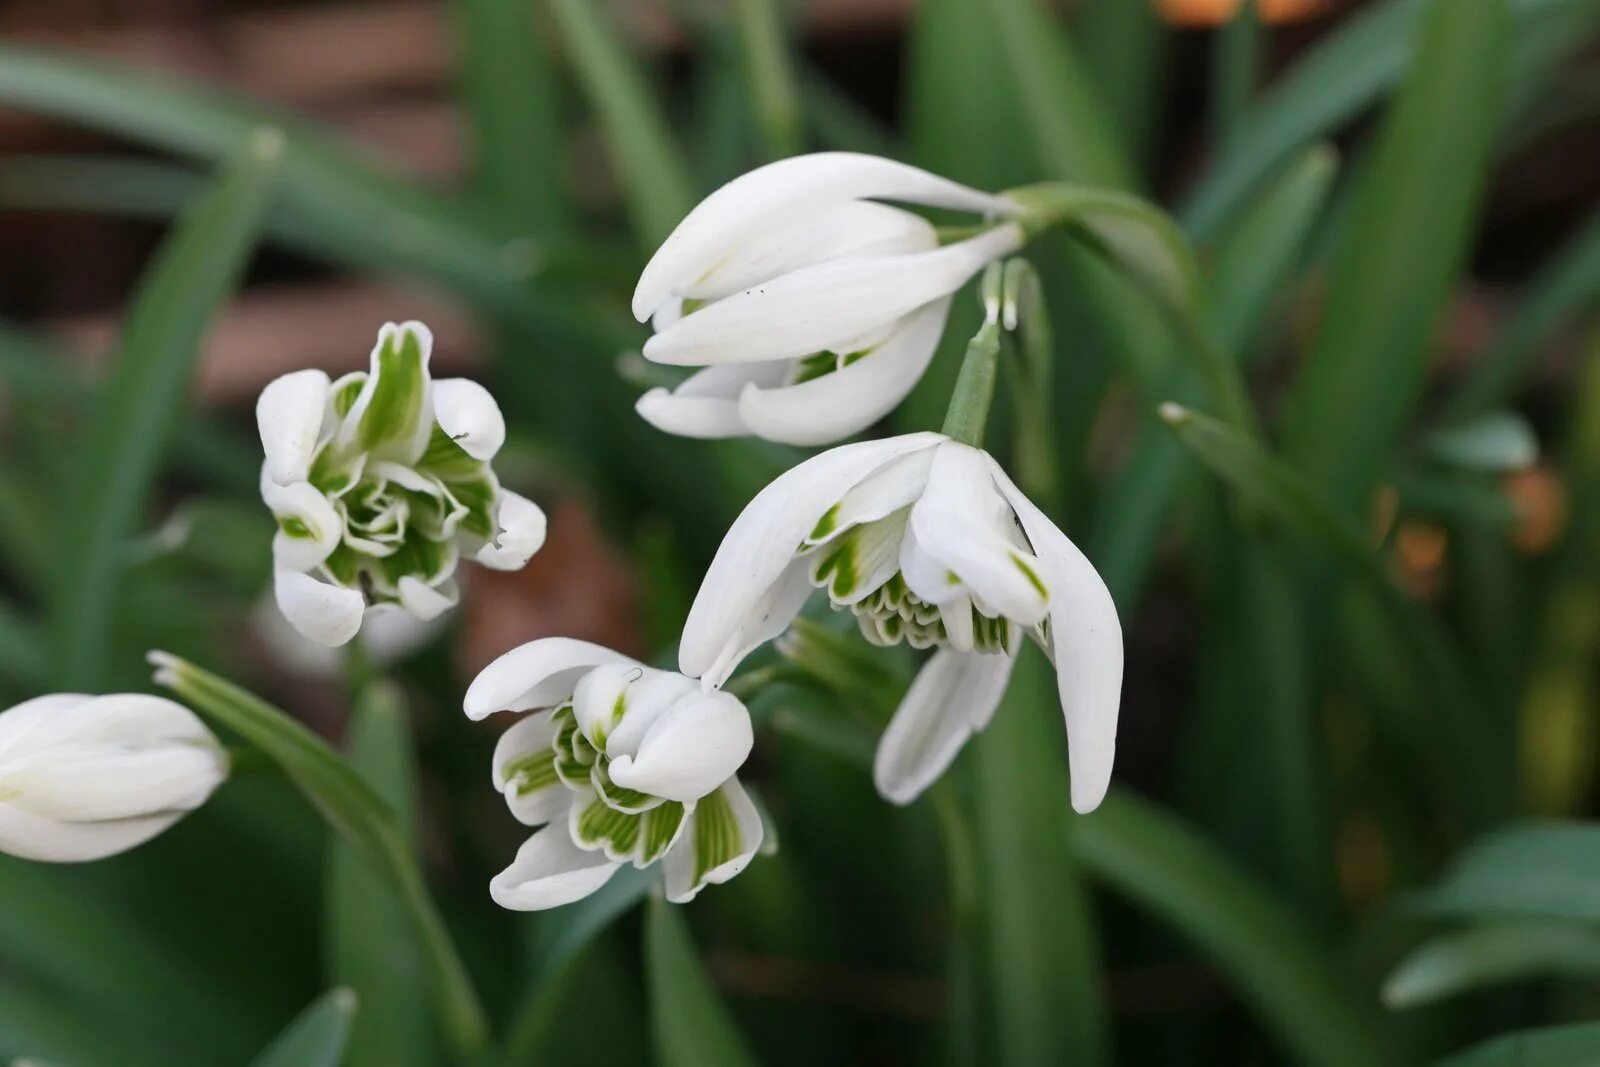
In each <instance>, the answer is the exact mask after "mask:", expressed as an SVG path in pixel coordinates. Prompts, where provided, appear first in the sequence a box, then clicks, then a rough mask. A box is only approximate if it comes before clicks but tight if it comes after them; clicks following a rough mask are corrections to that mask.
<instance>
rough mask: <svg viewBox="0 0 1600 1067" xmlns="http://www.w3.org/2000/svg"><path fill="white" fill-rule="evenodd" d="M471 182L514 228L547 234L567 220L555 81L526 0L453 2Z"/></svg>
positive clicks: (561, 132) (458, 0)
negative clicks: (469, 144)
mask: <svg viewBox="0 0 1600 1067" xmlns="http://www.w3.org/2000/svg"><path fill="white" fill-rule="evenodd" d="M452 6H453V7H454V9H455V23H456V29H457V33H458V35H459V37H460V39H461V59H460V63H459V66H458V69H459V71H460V78H461V95H462V98H463V101H464V103H465V105H466V114H467V119H468V121H469V122H470V123H471V128H472V154H473V160H472V163H473V168H472V169H473V183H474V185H475V186H476V187H477V189H478V190H479V191H480V192H481V193H482V194H483V197H484V199H485V200H486V201H488V202H489V203H490V204H492V205H494V207H495V208H496V209H497V210H498V212H499V213H500V214H501V215H503V216H504V217H505V218H506V220H507V221H508V222H509V223H510V224H511V225H512V226H514V227H516V228H518V229H521V230H525V231H527V232H531V233H534V234H539V235H543V236H548V235H550V234H553V233H558V232H560V231H561V230H562V229H563V228H564V227H565V226H566V225H567V224H568V222H569V214H570V209H569V207H568V198H567V190H566V188H565V187H564V183H563V180H562V177H563V174H564V173H565V169H566V168H565V160H564V158H563V153H562V140H563V139H562V134H563V130H562V121H561V108H560V105H561V99H560V95H559V92H558V90H559V88H560V85H559V82H558V79H557V78H556V71H555V65H554V63H553V62H552V59H551V56H550V50H549V47H548V45H547V43H546V41H545V40H544V35H543V34H542V33H541V32H540V27H539V23H538V20H537V19H536V18H535V17H534V16H535V9H534V6H533V5H532V4H531V3H527V2H525V0H455V3H454V4H453V5H452Z"/></svg>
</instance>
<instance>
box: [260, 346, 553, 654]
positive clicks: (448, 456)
mask: <svg viewBox="0 0 1600 1067" xmlns="http://www.w3.org/2000/svg"><path fill="white" fill-rule="evenodd" d="M432 349H433V335H432V334H431V333H429V332H428V328H427V327H426V326H424V325H422V324H421V323H419V322H407V323H404V324H402V325H399V326H396V325H395V324H393V323H389V324H386V325H385V326H384V327H383V329H382V330H380V331H379V333H378V343H377V345H376V346H374V348H373V350H372V369H371V370H370V371H368V372H366V373H361V372H356V373H352V374H347V375H345V376H344V377H342V378H340V379H339V380H338V381H329V379H328V376H327V375H326V374H324V373H323V372H322V371H319V370H304V371H297V372H295V373H293V374H286V375H284V376H283V377H281V378H279V379H277V380H276V381H274V382H272V383H271V384H270V385H268V386H267V388H266V389H265V390H264V391H263V392H262V394H261V399H260V400H259V401H258V402H257V404H256V421H257V423H258V425H259V428H260V431H261V444H262V447H263V448H264V450H265V452H266V462H265V463H263V464H262V467H261V496H262V498H263V499H264V500H265V501H266V503H267V506H268V507H269V508H271V509H272V513H273V515H274V516H276V518H277V520H278V533H277V537H276V538H275V540H274V541H273V546H272V548H273V560H274V564H275V580H274V583H273V585H274V593H275V595H276V598H277V601H278V607H279V609H280V610H282V612H283V615H284V617H285V618H286V619H288V621H289V623H290V624H291V625H292V626H293V627H294V628H295V629H296V630H297V631H299V632H300V633H301V634H302V635H304V636H305V637H307V638H310V639H311V640H313V641H316V642H318V643H320V644H324V645H342V644H344V643H345V642H347V641H349V640H350V638H352V637H353V636H355V634H356V632H357V630H359V629H360V627H361V620H362V617H363V616H364V615H365V614H366V613H367V612H368V611H385V610H391V611H392V610H396V609H403V610H405V611H407V612H409V613H410V614H411V615H412V616H414V617H415V618H417V619H419V620H423V621H426V620H429V619H432V618H435V617H437V616H438V615H440V614H441V613H442V612H444V611H445V610H447V609H448V608H450V607H453V606H454V605H455V603H456V599H457V593H456V586H455V581H454V576H455V571H456V565H457V563H458V562H459V560H460V557H461V553H462V552H463V551H466V552H470V553H472V554H473V555H474V557H475V558H476V559H477V561H478V562H479V563H482V564H483V565H485V566H488V567H493V568H496V569H499V570H516V569H517V568H519V567H521V566H522V565H523V564H525V563H527V561H528V559H529V557H531V556H532V555H533V554H534V552H536V551H538V549H539V547H540V545H542V544H543V543H544V535H545V518H544V513H543V512H542V511H540V510H539V508H538V507H537V506H536V505H535V504H534V503H533V502H532V501H529V500H528V499H526V498H525V497H522V496H519V495H517V494H516V493H513V492H510V491H508V490H505V489H502V488H501V486H500V483H499V480H498V479H496V477H495V474H494V471H493V470H491V469H490V466H489V461H490V460H492V459H493V458H494V456H495V453H496V452H498V451H499V450H500V446H501V445H502V444H503V443H504V442H505V436H506V427H505V420H504V419H503V418H502V417H501V414H500V408H499V406H498V405H496V404H495V402H494V398H493V397H491V396H490V395H489V393H488V391H487V390H485V389H484V388H483V387H482V386H481V385H478V384H477V383H475V382H470V381H467V380H466V379H463V378H444V379H440V380H438V381H434V380H433V379H432V378H431V376H430V375H429V372H428V359H429V356H430V354H431V352H432Z"/></svg>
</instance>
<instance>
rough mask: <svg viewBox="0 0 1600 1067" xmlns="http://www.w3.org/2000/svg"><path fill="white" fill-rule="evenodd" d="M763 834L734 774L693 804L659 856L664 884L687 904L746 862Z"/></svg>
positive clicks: (669, 893) (670, 896)
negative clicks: (677, 835)
mask: <svg viewBox="0 0 1600 1067" xmlns="http://www.w3.org/2000/svg"><path fill="white" fill-rule="evenodd" d="M765 833H766V830H765V827H764V826H763V825H762V822H761V812H760V810H759V809H757V807H756V805H755V803H754V802H753V801H752V800H751V799H750V796H749V794H748V793H746V792H745V789H744V786H743V785H741V784H740V783H739V779H737V778H729V779H728V780H727V781H726V782H724V783H723V784H722V787H721V788H720V789H718V790H717V791H716V793H715V794H714V795H713V796H710V797H707V798H706V800H704V801H702V802H701V803H700V804H698V805H696V806H695V810H694V812H693V813H692V814H691V816H690V818H689V819H688V820H687V821H686V825H685V827H684V829H683V831H682V833H681V834H680V835H679V837H678V839H677V841H675V842H674V843H673V845H672V848H671V850H670V851H668V852H667V854H666V856H664V857H663V858H662V860H661V871H662V876H663V879H662V880H663V882H664V883H665V884H664V886H663V888H664V889H665V890H666V897H667V899H668V900H670V901H672V903H674V904H687V903H688V902H689V901H691V900H693V899H694V898H695V896H696V895H697V894H698V893H699V892H700V890H701V889H703V888H704V887H705V886H707V885H720V884H722V883H723V882H726V881H728V880H729V879H731V878H733V877H734V876H735V875H737V874H738V873H739V872H740V871H742V870H744V869H745V868H746V867H747V866H749V865H750V861H751V860H752V859H753V858H755V855H756V853H757V852H759V851H760V849H761V842H762V840H763V837H764V835H765Z"/></svg>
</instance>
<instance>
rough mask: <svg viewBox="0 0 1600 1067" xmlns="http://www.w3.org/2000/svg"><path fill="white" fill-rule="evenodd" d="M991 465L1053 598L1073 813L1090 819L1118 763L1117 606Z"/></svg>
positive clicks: (1083, 561) (1053, 639) (1061, 537)
mask: <svg viewBox="0 0 1600 1067" xmlns="http://www.w3.org/2000/svg"><path fill="white" fill-rule="evenodd" d="M990 463H991V467H992V474H993V476H994V480H995V484H996V485H997V486H999V488H1000V491H1001V493H1003V494H1004V495H1005V497H1006V499H1007V500H1008V501H1010V503H1011V506H1012V507H1013V508H1014V509H1015V510H1016V513H1017V517H1018V519H1020V520H1021V522H1022V528H1023V531H1024V532H1025V533H1026V534H1027V535H1028V540H1029V542H1030V543H1031V544H1032V546H1033V551H1034V554H1035V555H1036V556H1037V557H1038V560H1039V565H1040V568H1041V570H1042V572H1043V573H1042V574H1041V577H1042V578H1043V579H1044V582H1045V585H1046V587H1048V588H1049V590H1050V645H1051V651H1052V653H1053V655H1052V658H1053V659H1054V660H1055V666H1056V686H1057V689H1058V691H1059V693H1060V696H1061V711H1062V714H1063V715H1064V716H1065V717H1066V721H1067V760H1068V766H1069V767H1070V769H1071V771H1072V806H1073V808H1074V809H1076V810H1077V811H1079V812H1089V811H1093V810H1094V809H1095V808H1097V807H1099V805H1100V801H1101V800H1103V799H1104V798H1105V794H1106V789H1107V787H1108V786H1109V785H1110V782H1111V767H1112V763H1113V762H1114V760H1115V757H1116V742H1117V711H1118V707H1119V706H1120V704H1121V702H1122V651H1123V650H1122V625H1121V623H1120V622H1118V620H1117V606H1116V603H1115V602H1114V601H1113V600H1112V599H1111V591H1110V590H1108V589H1107V588H1106V584H1105V581H1104V579H1102V578H1101V577H1100V575H1099V573H1098V572H1097V571H1096V570H1095V569H1094V565H1093V564H1092V563H1090V562H1089V560H1088V558H1087V557H1085V556H1084V554H1083V553H1082V552H1080V551H1079V550H1078V547H1077V546H1076V545H1074V544H1073V543H1072V542H1071V541H1070V540H1068V538H1067V535H1066V534H1064V533H1062V532H1061V531H1060V530H1059V529H1058V528H1057V527H1056V525H1055V523H1053V522H1051V521H1050V519H1049V518H1048V517H1047V516H1046V515H1045V514H1044V513H1043V512H1042V511H1040V510H1039V509H1038V508H1037V507H1035V506H1034V504H1033V502H1032V501H1031V500H1029V499H1028V498H1027V497H1026V496H1024V495H1023V493H1022V491H1021V490H1019V489H1018V488H1017V487H1016V485H1015V484H1013V483H1012V481H1011V479H1010V478H1009V477H1007V476H1006V473H1005V471H1004V470H1002V469H1001V467H1000V465H999V464H998V463H995V462H994V461H993V460H990Z"/></svg>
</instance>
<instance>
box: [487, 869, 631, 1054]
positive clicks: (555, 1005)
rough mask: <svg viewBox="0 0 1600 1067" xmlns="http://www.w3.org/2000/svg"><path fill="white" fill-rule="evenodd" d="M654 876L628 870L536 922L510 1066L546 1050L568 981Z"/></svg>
mask: <svg viewBox="0 0 1600 1067" xmlns="http://www.w3.org/2000/svg"><path fill="white" fill-rule="evenodd" d="M658 885H660V877H659V875H658V874H657V873H656V872H653V871H648V870H643V871H642V870H639V869H638V868H636V867H634V866H632V865H631V864H630V865H627V866H624V867H623V868H622V869H621V870H619V871H618V872H617V873H616V874H614V875H612V876H611V880H610V881H608V882H607V883H606V884H605V885H604V886H602V887H601V888H600V890H599V891H598V892H595V893H591V894H589V895H588V896H587V897H584V898H583V899H582V900H580V901H578V902H577V903H576V904H569V905H567V906H566V907H564V908H561V909H560V910H559V911H557V912H550V913H546V914H544V915H540V916H539V917H538V919H537V920H536V922H537V926H535V928H534V935H533V938H532V945H531V949H530V952H529V961H530V966H531V971H532V973H531V974H530V975H529V977H528V980H527V988H526V990H525V991H524V992H523V993H522V995H521V996H520V998H519V999H518V1001H517V1010H516V1012H515V1014H514V1015H513V1016H512V1024H511V1033H510V1035H509V1036H508V1037H507V1038H506V1042H505V1049H506V1051H505V1060H506V1062H507V1063H528V1062H532V1061H533V1060H534V1057H536V1056H538V1055H539V1054H540V1052H541V1051H542V1050H543V1049H544V1048H545V1045H546V1042H547V1041H548V1040H549V1039H550V1036H551V1034H552V1033H553V1031H554V1029H555V1028H556V1027H558V1026H560V1025H561V1022H562V1019H561V1017H560V1016H559V1015H558V1012H559V1011H560V1010H561V1008H562V1006H563V1004H564V1003H566V1000H565V997H566V993H567V986H568V979H569V978H571V977H572V973H573V970H574V968H575V967H576V966H577V964H578V962H579V960H580V958H581V957H582V956H583V955H584V953H585V951H586V950H587V949H588V948H589V947H590V946H591V945H593V944H594V942H595V941H596V940H597V939H598V938H599V937H600V935H601V934H603V933H605V932H606V931H607V930H608V929H610V928H611V926H612V925H613V924H614V923H615V922H616V921H617V920H618V919H619V918H621V917H622V916H623V915H624V914H626V913H627V912H629V911H631V910H633V907H634V905H636V904H638V903H639V901H641V900H643V899H644V897H645V894H646V893H648V892H649V891H650V889H651V888H652V887H654V886H658Z"/></svg>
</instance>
